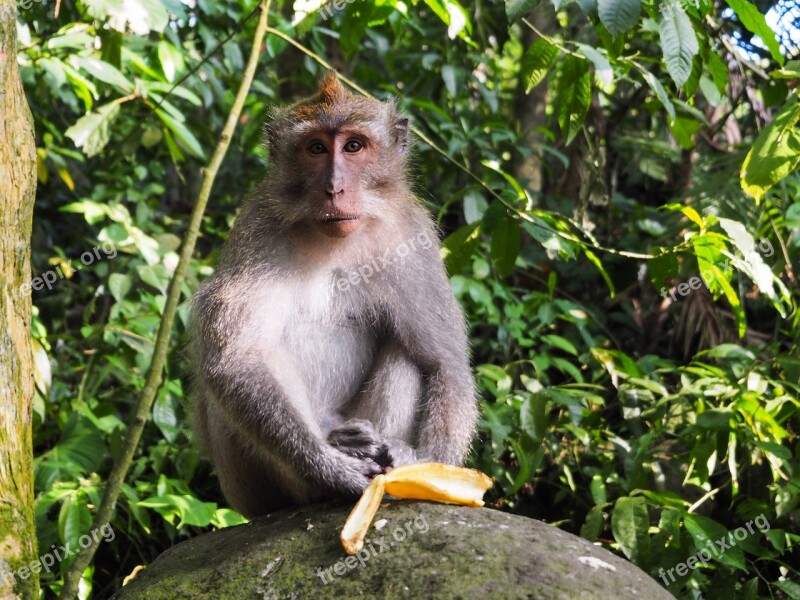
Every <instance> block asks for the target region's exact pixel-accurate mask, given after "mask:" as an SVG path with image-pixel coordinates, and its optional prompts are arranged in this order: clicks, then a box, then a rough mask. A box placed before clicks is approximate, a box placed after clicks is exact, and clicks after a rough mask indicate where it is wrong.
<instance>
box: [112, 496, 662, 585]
mask: <svg viewBox="0 0 800 600" xmlns="http://www.w3.org/2000/svg"><path fill="white" fill-rule="evenodd" d="M350 508H351V507H350V506H345V505H341V504H330V503H329V504H318V505H314V506H309V507H306V508H303V509H296V510H285V511H282V512H278V513H275V514H273V515H269V516H267V517H263V518H260V519H256V520H254V521H252V522H250V523H248V524H246V525H240V526H238V527H230V528H227V529H223V530H220V531H215V532H213V533H207V534H205V535H201V536H199V537H196V538H193V539H191V540H188V541H186V542H183V543H180V544H178V545H176V546H174V547H173V548H170V549H169V550H167V551H166V552H165V553H164V554H162V555H161V556H160V557H159V558H158V559H156V561H155V562H154V563H153V564H152V565H150V566H149V567H147V568H146V569H145V570H144V571H143V572H141V573H139V574H138V576H137V577H136V578H135V579H134V580H133V581H132V582H131V583H129V584H128V585H126V586H125V587H123V588H122V590H120V591H119V592H118V593H117V595H116V596H114V598H115V599H116V600H132V599H136V600H140V599H146V600H162V599H164V600H166V599H176V598H180V599H184V598H186V599H192V600H194V599H201V598H208V599H210V600H227V599H229V598H236V599H238V598H256V599H265V600H272V599H276V600H277V599H283V598H291V599H297V600H301V599H304V598H313V599H315V600H320V599H323V598H336V599H339V600H348V599H350V598H414V599H419V598H425V599H427V598H443V599H447V600H450V599H456V598H481V599H483V598H509V599H511V598H535V599H542V600H545V599H548V600H549V599H556V598H558V599H561V598H564V599H567V600H572V599H573V598H597V599H602V600H608V599H609V598H614V600H624V599H626V598H631V599H634V598H635V599H640V598H647V599H648V600H660V599H662V598H663V599H670V598H672V596H671V595H670V594H669V593H668V592H667V591H666V590H664V589H663V588H662V587H661V586H660V585H659V584H658V583H656V581H655V580H653V579H651V578H650V577H649V576H648V575H647V574H646V573H644V572H643V571H641V570H640V569H638V568H637V567H635V566H634V565H633V564H631V563H629V562H628V561H626V560H624V559H622V558H619V557H618V556H615V555H614V554H612V553H611V552H608V551H607V550H604V549H603V548H600V547H598V546H595V545H593V544H591V543H590V542H588V541H586V540H584V539H582V538H579V537H576V536H574V535H571V534H569V533H566V532H564V531H561V530H560V529H558V528H556V527H553V526H550V525H546V524H544V523H541V522H539V521H535V520H533V519H528V518H526V517H520V516H515V515H510V514H507V513H503V512H499V511H496V510H490V509H485V508H467V507H463V506H450V505H445V504H434V503H427V502H407V501H388V502H384V504H382V505H381V507H380V508H379V509H378V515H377V517H376V521H375V522H374V523H373V525H372V527H371V529H370V533H369V535H368V536H367V540H366V545H365V546H364V549H363V550H362V551H361V553H360V554H359V556H356V557H349V558H347V557H346V555H345V554H344V552H343V550H342V546H341V544H340V543H339V532H340V530H341V528H342V525H343V524H344V522H345V520H346V518H347V515H348V513H349V511H350Z"/></svg>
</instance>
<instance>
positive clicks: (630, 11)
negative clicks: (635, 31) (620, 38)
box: [597, 0, 641, 35]
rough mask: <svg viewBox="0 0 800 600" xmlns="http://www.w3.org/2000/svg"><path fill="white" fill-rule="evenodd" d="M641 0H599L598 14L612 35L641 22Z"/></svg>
mask: <svg viewBox="0 0 800 600" xmlns="http://www.w3.org/2000/svg"><path fill="white" fill-rule="evenodd" d="M640 11H641V0H598V2H597V14H598V15H599V16H600V22H601V23H603V25H605V26H606V29H608V31H609V32H610V33H611V35H619V34H620V33H624V32H626V31H628V30H629V29H632V28H633V27H634V26H635V25H636V24H637V23H638V22H639V13H640Z"/></svg>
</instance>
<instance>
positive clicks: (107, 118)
mask: <svg viewBox="0 0 800 600" xmlns="http://www.w3.org/2000/svg"><path fill="white" fill-rule="evenodd" d="M118 114H119V103H117V102H109V103H108V104H103V105H102V106H98V107H97V110H95V111H92V112H90V113H87V114H85V115H84V116H82V117H81V118H80V119H78V121H77V122H76V123H75V125H73V126H72V127H70V128H69V129H67V131H66V132H65V135H66V136H67V137H68V138H69V139H71V140H72V141H73V142H75V145H76V146H77V147H78V148H81V149H82V150H83V152H84V154H86V156H95V155H96V154H99V153H100V151H101V150H102V149H103V148H105V146H106V144H108V140H109V139H110V137H111V133H110V131H109V126H110V125H111V122H112V121H113V120H114V119H115V118H116V117H117V115H118Z"/></svg>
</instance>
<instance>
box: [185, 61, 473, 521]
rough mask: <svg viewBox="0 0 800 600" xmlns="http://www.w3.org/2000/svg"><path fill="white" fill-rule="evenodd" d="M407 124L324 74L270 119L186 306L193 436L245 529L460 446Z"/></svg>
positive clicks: (465, 399) (455, 307) (444, 322)
mask: <svg viewBox="0 0 800 600" xmlns="http://www.w3.org/2000/svg"><path fill="white" fill-rule="evenodd" d="M408 129H409V121H408V118H407V117H405V116H403V115H402V114H401V113H400V112H399V110H398V108H397V105H396V101H394V100H388V101H380V100H376V99H372V98H368V97H364V96H359V95H356V94H354V93H352V92H350V91H349V90H347V89H346V88H345V87H344V85H343V84H342V83H341V82H340V81H339V79H338V77H337V76H336V74H335V73H334V72H333V71H331V72H329V73H328V74H327V75H326V76H325V78H324V79H323V80H322V82H321V83H320V85H319V88H318V91H317V92H316V94H315V95H313V96H311V97H309V98H306V99H304V100H301V101H299V102H297V103H296V104H293V105H291V106H289V107H288V108H283V109H276V111H275V113H274V115H273V119H272V120H271V122H270V123H269V124H268V125H267V126H266V146H267V151H268V166H267V168H266V170H265V174H264V176H263V179H262V180H261V181H260V182H259V183H257V184H256V185H255V187H254V188H253V190H252V191H251V192H250V193H249V194H247V195H246V196H245V199H244V201H243V203H242V207H241V209H240V211H239V214H238V216H237V218H236V219H235V222H234V224H233V226H232V227H231V230H230V232H229V235H228V239H227V241H226V243H225V244H224V246H223V249H222V252H221V256H220V260H219V263H218V265H217V267H216V269H215V271H214V273H213V274H212V275H211V276H210V277H209V278H208V279H207V280H206V281H205V282H204V283H203V284H202V285H201V286H200V287H199V289H198V290H197V292H196V293H195V295H194V296H193V298H192V303H191V318H190V326H189V333H190V338H191V341H190V348H191V350H190V356H191V357H192V359H191V362H192V366H191V371H192V380H193V384H192V385H193V388H194V390H193V398H194V409H193V411H194V426H195V430H196V434H197V438H198V440H199V442H200V446H201V448H202V449H203V450H204V451H205V452H206V453H208V455H209V457H210V459H211V462H212V463H213V465H214V467H215V470H216V473H217V476H218V478H219V481H220V485H221V488H222V492H223V494H224V496H225V498H226V499H227V501H228V502H229V503H230V505H231V506H232V507H233V508H235V509H236V510H237V511H239V512H240V513H241V514H243V515H244V516H246V517H248V518H253V517H256V516H259V515H264V514H267V513H270V512H273V511H275V510H279V509H281V508H285V507H290V506H299V505H304V504H309V503H312V502H316V501H320V500H325V499H345V498H354V497H357V496H358V495H360V494H361V493H362V492H363V490H364V489H365V487H366V486H367V485H368V484H369V482H370V480H371V479H372V478H373V477H375V476H376V475H377V474H379V473H384V472H386V471H388V470H389V469H392V468H394V467H397V466H400V465H403V464H410V463H415V462H423V461H437V462H443V463H449V464H456V465H461V464H463V461H464V459H465V457H466V455H467V453H468V451H469V448H470V444H471V441H472V438H473V436H474V433H475V429H476V422H477V417H478V407H477V392H476V388H475V382H474V378H473V375H472V371H471V367H470V359H469V344H468V337H467V329H466V323H465V317H464V313H463V311H462V309H461V307H460V305H459V304H458V302H457V300H456V298H455V296H454V294H453V292H452V290H451V287H450V283H449V280H448V277H447V274H446V272H445V266H444V263H443V261H442V258H441V255H440V251H439V243H438V231H437V228H436V225H435V224H434V222H433V220H432V218H431V217H430V215H429V214H428V212H427V210H426V209H425V208H424V206H423V205H422V203H421V202H420V200H419V199H418V198H417V197H416V196H415V195H414V193H413V192H412V190H411V184H410V183H409V172H408V171H409V168H408V162H409V135H408V134H409V132H408Z"/></svg>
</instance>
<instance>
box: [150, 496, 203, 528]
mask: <svg viewBox="0 0 800 600" xmlns="http://www.w3.org/2000/svg"><path fill="white" fill-rule="evenodd" d="M139 506H144V507H146V508H153V509H155V510H156V511H157V512H158V513H159V514H161V515H163V516H164V517H165V518H168V517H171V516H173V515H175V514H177V515H178V516H180V519H181V522H180V523H179V524H178V527H181V526H183V525H194V526H195V527H205V526H206V525H208V524H209V523H211V519H213V518H214V516H215V513H216V510H217V505H216V504H214V503H213V502H202V501H201V500H198V499H197V498H195V497H194V496H188V495H184V496H178V495H176V494H167V495H164V496H154V497H152V498H147V499H146V500H142V501H141V502H139ZM168 520H169V519H168Z"/></svg>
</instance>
